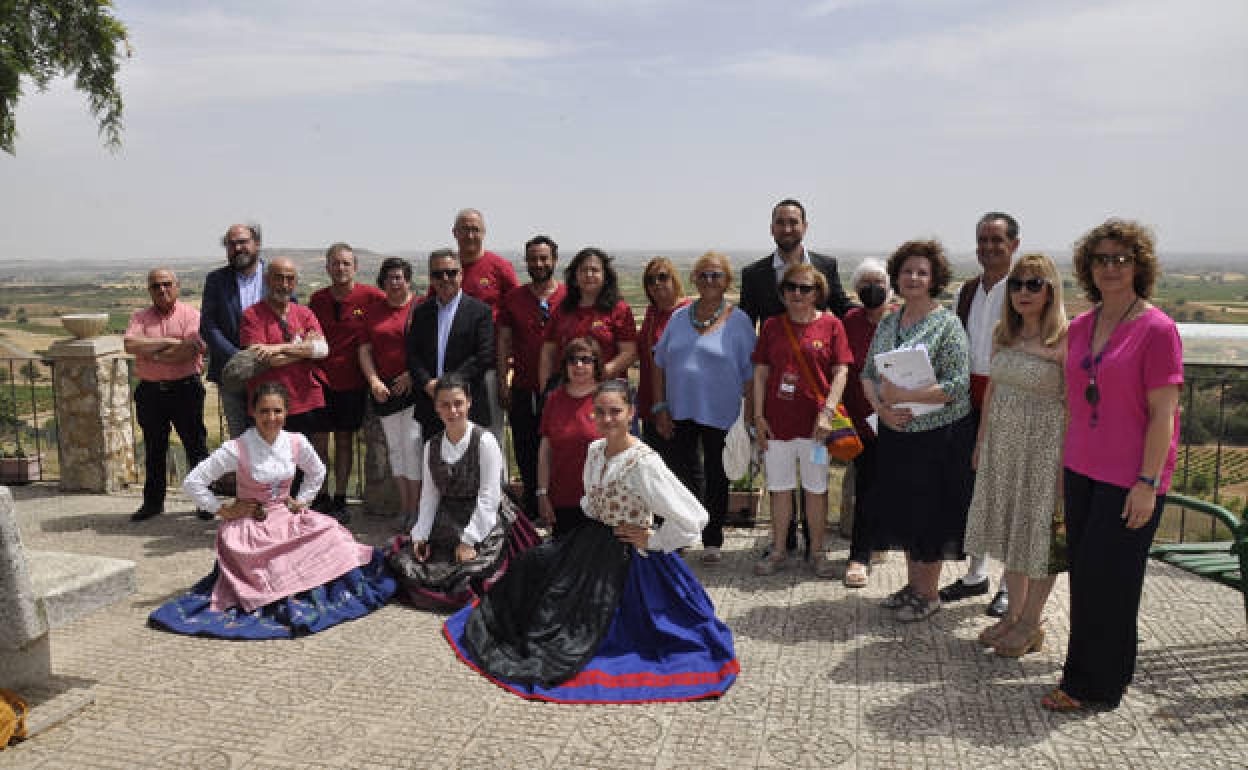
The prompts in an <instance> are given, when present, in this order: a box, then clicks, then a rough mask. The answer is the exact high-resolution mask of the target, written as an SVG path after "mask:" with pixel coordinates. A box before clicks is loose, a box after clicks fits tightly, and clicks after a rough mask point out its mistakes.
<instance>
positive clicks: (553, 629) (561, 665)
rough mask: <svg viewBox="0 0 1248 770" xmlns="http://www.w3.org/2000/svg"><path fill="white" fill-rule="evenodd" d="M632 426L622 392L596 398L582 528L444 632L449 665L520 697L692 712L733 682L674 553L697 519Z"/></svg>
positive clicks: (720, 642)
mask: <svg viewBox="0 0 1248 770" xmlns="http://www.w3.org/2000/svg"><path fill="white" fill-rule="evenodd" d="M632 417H633V407H632V401H631V398H630V394H629V392H628V384H627V383H625V382H623V381H620V380H608V381H607V382H604V383H603V384H602V385H599V386H598V390H597V392H596V394H595V396H594V420H595V422H597V423H598V429H599V431H601V433H602V435H603V436H604V437H605V438H602V439H599V440H597V441H595V442H594V443H593V444H591V445H590V448H589V455H588V458H587V459H586V463H585V471H584V479H585V498H584V501H583V502H582V508H583V509H584V510H585V512H586V514H587V516H588V517H589V518H590V519H591V521H589V522H588V523H586V524H585V525H583V526H581V527H578V528H577V529H575V530H573V531H572V532H570V533H569V534H568V535H567V536H566V537H564V538H562V539H559V540H553V541H551V542H548V543H545V544H543V545H541V546H538V547H537V548H533V549H532V550H529V551H526V552H525V554H524V555H523V557H522V558H521V559H519V560H518V561H517V563H516V564H515V565H514V566H513V567H512V569H511V570H510V571H509V572H508V573H507V575H506V576H504V577H503V579H502V580H500V581H499V582H498V583H497V584H496V585H495V586H494V587H493V588H492V589H491V590H490V591H489V592H488V593H487V594H486V595H485V596H484V597H482V598H481V600H480V601H479V602H477V603H475V604H474V605H473V606H472V607H465V608H464V609H463V610H460V611H459V612H457V613H456V614H455V615H453V616H451V618H450V619H448V620H447V622H446V625H445V633H446V636H447V639H448V640H449V641H450V642H451V645H452V646H453V647H454V648H455V651H456V654H458V655H459V657H460V658H461V659H462V660H463V661H464V662H465V663H467V664H468V665H470V666H472V667H473V668H475V669H477V670H478V671H480V672H481V673H482V674H483V675H485V676H486V677H487V678H488V679H490V680H491V681H493V682H495V683H496V684H498V685H500V686H502V687H503V688H505V689H507V690H509V691H510V692H513V693H515V694H517V695H520V696H521V697H524V698H528V699H532V700H547V701H556V702H561V703H639V702H652V701H679V700H697V699H701V698H710V697H716V696H719V695H722V694H723V693H724V692H725V691H726V690H727V689H728V688H729V687H730V686H732V683H733V682H734V681H735V680H736V677H737V673H738V671H739V670H740V667H739V666H738V664H737V659H736V656H735V654H734V652H733V644H732V633H731V632H730V631H729V630H728V627H727V626H725V625H724V624H723V623H722V622H721V621H720V620H719V619H718V618H717V617H715V608H714V607H713V606H712V605H711V600H710V598H709V597H708V596H707V595H706V591H704V590H703V588H702V585H701V583H699V582H698V579H697V578H696V577H694V575H693V573H692V572H690V571H689V568H688V567H687V566H685V563H684V560H683V559H682V558H681V557H680V555H679V554H677V553H676V552H675V551H676V549H678V548H682V547H685V546H689V545H692V544H693V543H695V542H697V540H698V537H699V535H700V533H701V531H702V528H703V527H704V526H705V525H706V521H707V513H706V509H704V508H703V507H702V505H701V504H700V503H699V502H698V500H697V498H695V497H694V496H693V495H692V494H691V493H690V492H689V490H688V489H687V488H686V487H685V486H684V485H683V484H681V483H680V481H679V480H677V478H676V477H675V476H674V475H672V473H671V471H669V470H668V469H667V466H666V465H664V464H663V461H662V459H660V458H659V455H658V453H656V452H655V451H654V450H653V449H651V448H649V447H648V446H646V445H645V444H643V443H642V442H641V441H640V440H638V439H637V438H636V437H634V436H632V435H630V434H629V432H628V428H629V423H630V421H631V420H632ZM656 516H661V517H663V524H662V525H661V526H660V527H659V528H658V529H657V530H655V529H652V526H653V522H654V519H655V517H656Z"/></svg>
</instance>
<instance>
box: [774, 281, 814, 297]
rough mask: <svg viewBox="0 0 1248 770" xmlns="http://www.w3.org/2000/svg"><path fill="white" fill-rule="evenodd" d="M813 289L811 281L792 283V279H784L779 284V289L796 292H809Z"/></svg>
mask: <svg viewBox="0 0 1248 770" xmlns="http://www.w3.org/2000/svg"><path fill="white" fill-rule="evenodd" d="M814 290H815V285H814V284H813V283H793V282H792V281H784V282H783V283H781V284H780V291H795V292H797V293H798V294H811V293H813V292H814Z"/></svg>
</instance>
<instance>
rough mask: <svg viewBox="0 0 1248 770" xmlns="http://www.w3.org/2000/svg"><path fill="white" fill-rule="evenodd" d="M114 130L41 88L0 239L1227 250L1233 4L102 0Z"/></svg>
mask: <svg viewBox="0 0 1248 770" xmlns="http://www.w3.org/2000/svg"><path fill="white" fill-rule="evenodd" d="M117 14H118V16H119V17H120V18H121V19H122V20H123V21H125V22H126V23H127V24H128V25H129V27H130V31H131V39H132V43H133V46H134V49H135V53H134V56H133V58H132V59H131V60H130V61H129V62H128V63H127V64H126V65H125V68H124V75H123V88H124V98H125V101H126V131H125V137H124V141H125V146H124V149H123V150H122V151H121V152H120V153H118V154H116V155H113V154H110V153H109V152H108V151H107V150H105V149H104V148H103V147H102V146H101V144H100V142H99V141H98V138H97V136H96V131H95V125H94V123H93V122H92V120H91V119H90V117H89V116H88V115H87V112H86V109H85V102H84V100H83V98H82V97H81V95H79V94H77V93H75V92H74V91H73V90H72V89H70V88H68V87H66V86H64V85H60V86H58V87H55V88H53V89H51V90H50V91H49V92H47V93H44V94H38V93H32V94H30V95H28V96H27V97H26V98H25V99H24V100H23V101H22V103H21V105H20V107H19V111H18V115H17V118H18V129H19V132H20V136H19V139H18V145H17V156H16V157H10V156H7V155H2V154H0V212H2V213H0V225H2V226H0V259H9V258H18V257H24V258H44V257H51V258H73V259H91V258H95V257H99V258H104V257H108V258H116V257H125V256H135V257H143V258H153V259H155V258H160V257H161V256H188V255H214V256H215V255H217V254H218V253H219V246H218V244H217V240H218V238H219V237H220V235H221V233H222V231H223V230H224V228H225V226H226V225H227V224H228V223H230V222H234V221H239V220H255V221H259V222H261V223H262V224H263V225H264V227H265V233H266V241H267V245H269V246H276V247H280V246H292V247H293V246H298V247H309V248H311V247H323V246H324V245H326V244H328V243H329V242H331V241H335V240H347V241H350V242H352V243H355V244H357V245H359V246H362V247H367V248H372V249H376V250H399V249H424V248H430V247H433V246H438V245H443V244H445V243H447V242H449V240H450V232H449V231H450V225H451V219H452V217H453V214H454V212H455V210H456V209H458V208H461V207H465V206H473V207H477V208H480V209H482V210H483V211H484V212H485V213H486V215H487V218H488V225H489V229H490V232H489V234H488V237H487V243H488V244H489V245H493V246H495V247H496V248H499V249H501V250H512V249H516V248H518V247H519V246H520V244H521V243H522V242H523V240H524V239H525V238H527V237H528V236H530V235H532V234H533V233H535V232H539V231H540V232H549V233H551V234H552V235H553V236H554V237H555V238H556V239H557V240H558V241H560V242H561V243H562V244H564V247H565V249H567V250H569V251H570V250H571V249H575V248H578V247H580V246H583V245H586V244H591V243H592V244H597V245H602V246H605V247H607V248H608V249H612V248H650V249H664V248H670V249H702V248H710V247H719V248H728V249H732V250H735V252H744V253H742V254H740V255H738V254H736V253H734V256H741V257H745V256H750V254H749V253H748V252H751V251H752V250H753V251H758V252H761V251H762V250H764V249H765V248H766V247H767V246H768V245H769V236H768V233H767V223H768V215H769V209H770V206H771V204H772V203H773V202H775V201H776V200H778V199H780V198H783V197H786V196H793V197H797V198H800V199H801V200H803V201H804V202H805V203H806V204H807V208H808V210H809V212H810V219H811V230H810V234H809V237H808V242H810V243H813V244H815V245H817V246H820V247H825V248H829V249H832V250H834V251H837V252H839V253H846V254H853V253H855V252H856V251H864V250H871V251H879V250H885V249H889V248H890V247H892V246H895V245H896V244H897V243H899V242H900V241H902V240H905V239H906V238H910V237H916V236H937V237H940V238H942V239H943V240H944V241H945V242H946V243H947V244H948V245H949V247H950V248H952V249H953V250H955V251H965V250H969V249H970V248H971V244H972V238H973V224H974V221H975V219H976V218H977V216H978V215H979V214H980V213H981V212H983V211H986V210H989V209H998V208H999V209H1004V210H1007V211H1010V212H1013V213H1015V214H1016V215H1017V216H1018V217H1019V219H1020V220H1021V221H1022V224H1023V240H1024V247H1031V248H1036V249H1052V250H1056V251H1062V250H1065V249H1066V248H1068V246H1069V244H1070V243H1071V241H1072V240H1074V239H1075V238H1076V237H1077V236H1078V235H1079V233H1080V232H1082V231H1083V230H1085V229H1087V228H1088V227H1090V226H1091V225H1093V224H1096V223H1098V222H1099V221H1101V220H1102V219H1104V218H1105V217H1107V216H1109V215H1114V214H1118V215H1124V216H1129V217H1133V218H1137V219H1141V220H1143V221H1146V222H1148V223H1150V224H1152V225H1153V226H1154V227H1155V228H1156V230H1157V233H1158V237H1159V240H1160V242H1161V245H1162V247H1163V249H1168V250H1172V251H1187V252H1226V253H1232V254H1234V253H1240V254H1243V253H1248V229H1246V228H1245V225H1244V223H1245V222H1248V195H1245V194H1244V191H1243V189H1242V188H1241V180H1243V179H1245V178H1248V149H1246V146H1248V145H1246V142H1248V139H1246V137H1248V131H1246V130H1245V129H1246V128H1248V120H1246V119H1245V118H1246V116H1248V48H1246V47H1245V45H1244V43H1243V34H1244V30H1245V29H1248V3H1246V2H1244V0H1187V1H1186V2H1180V0H1077V1H1076V0H1047V1H1046V2H1043V3H1036V2H1025V1H1022V0H995V1H993V2H988V1H987V0H794V1H793V2H790V3H774V2H742V1H741V0H454V1H453V2H446V0H436V2H435V1H433V0H429V1H428V2H426V1H425V0H407V1H406V2H395V1H390V0H357V2H352V3H342V2H318V1H315V0H272V1H265V2H213V1H205V2H194V3H191V2H167V1H164V0H118V2H117Z"/></svg>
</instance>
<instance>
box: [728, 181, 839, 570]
mask: <svg viewBox="0 0 1248 770" xmlns="http://www.w3.org/2000/svg"><path fill="white" fill-rule="evenodd" d="M809 224H810V223H809V222H808V221H807V220H806V207H805V206H803V205H802V204H801V203H800V202H799V201H797V200H794V199H793V198H785V199H784V200H782V201H780V202H779V203H777V204H776V205H775V206H774V207H772V209H771V237H772V239H773V240H774V241H775V242H776V250H775V251H773V252H772V253H771V254H769V255H768V256H766V257H763V258H762V259H760V260H758V261H756V262H753V263H751V264H749V265H747V266H746V268H745V269H744V270H742V271H741V309H742V310H744V311H745V313H746V315H748V316H749V317H750V320H751V321H753V322H754V323H755V324H757V325H758V326H759V327H760V328H761V327H762V325H763V321H766V320H767V319H768V318H771V317H772V316H774V315H780V314H781V313H783V312H784V305H783V304H781V302H780V288H779V287H780V279H781V277H782V276H783V275H784V271H785V270H787V269H788V267H789V266H790V265H796V264H799V263H803V262H808V263H810V264H812V265H814V266H815V269H816V270H818V271H819V272H820V273H823V277H824V278H825V279H826V280H827V282H828V294H827V297H826V299H825V301H824V302H822V303H820V304H819V305H818V308H819V309H820V310H830V311H832V313H833V314H835V315H836V317H837V318H844V317H845V311H847V310H849V307H850V305H849V297H847V296H846V295H845V290H844V289H842V288H841V278H840V275H839V274H838V272H837V269H836V259H835V258H833V257H829V256H825V255H823V254H817V253H815V252H813V251H807V250H806V246H805V245H804V241H805V238H806V229H807V227H808V226H809ZM755 408H757V409H761V408H762V406H761V405H755ZM746 417H747V420H746V424H747V425H753V424H754V421H753V417H754V416H753V415H752V414H747V415H746ZM800 508H801V495H797V496H796V502H795V507H794V512H795V515H794V516H793V518H792V520H791V521H790V524H789V534H788V537H787V538H786V545H787V546H788V552H789V553H794V552H796V550H797V520H798V519H801V522H802V529H803V530H805V528H806V517H805V516H803V515H801V513H802V512H801V509H800ZM805 535H806V556H807V557H808V558H809V556H810V533H809V532H806V533H805Z"/></svg>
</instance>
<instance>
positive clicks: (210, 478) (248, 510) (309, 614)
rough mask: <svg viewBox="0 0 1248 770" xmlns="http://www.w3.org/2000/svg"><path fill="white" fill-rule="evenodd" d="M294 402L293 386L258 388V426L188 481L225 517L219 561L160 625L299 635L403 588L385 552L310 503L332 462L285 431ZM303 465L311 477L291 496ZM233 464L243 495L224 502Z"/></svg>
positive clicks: (369, 607) (215, 632) (193, 492)
mask: <svg viewBox="0 0 1248 770" xmlns="http://www.w3.org/2000/svg"><path fill="white" fill-rule="evenodd" d="M289 403H290V394H289V393H288V392H287V391H286V387H285V386H284V385H281V384H280V383H276V382H266V383H263V384H262V385H260V386H259V387H257V388H256V390H255V392H254V393H253V394H252V398H251V410H252V416H253V418H254V419H255V423H256V424H255V427H252V428H248V429H247V431H246V432H245V433H243V435H241V436H239V437H238V438H237V439H234V440H233V441H227V442H226V443H225V444H223V445H222V446H221V447H220V448H219V449H217V451H215V452H213V453H212V454H211V455H210V456H209V457H208V459H206V460H204V461H203V462H201V463H200V464H199V465H197V466H195V469H194V470H192V471H191V472H190V473H189V474H187V476H186V479H185V480H184V481H183V483H182V488H183V489H184V490H185V491H186V493H187V494H188V495H190V496H191V498H192V499H193V500H194V501H195V505H196V506H197V507H198V508H199V509H200V510H205V511H211V512H213V513H215V514H217V516H219V517H220V518H221V519H222V522H221V524H220V526H219V527H218V529H217V545H216V548H217V563H216V566H215V567H214V568H213V570H212V573H211V574H210V575H208V577H206V578H204V579H203V580H201V581H199V582H198V583H196V584H195V586H194V587H193V588H192V589H191V592H190V593H188V594H184V595H183V596H180V597H178V598H176V599H173V600H172V601H169V602H167V603H166V604H164V605H162V606H161V607H159V608H157V609H156V610H155V611H154V612H153V613H152V614H151V616H150V618H149V621H150V622H151V623H152V624H154V625H156V626H160V627H162V628H165V629H167V630H169V631H174V632H176V633H180V634H194V635H203V636H217V637H222V638H227V639H281V638H290V637H292V636H296V635H300V634H313V633H316V632H317V631H323V630H324V629H326V628H329V627H330V626H333V625H336V624H338V623H341V622H342V621H344V620H352V619H354V618H358V617H362V616H364V615H367V614H368V613H370V612H372V611H373V610H375V609H377V608H378V607H380V606H382V605H383V604H385V603H386V602H387V601H389V599H390V597H391V596H393V595H394V591H395V582H394V578H393V577H392V576H391V575H390V573H389V571H388V570H387V569H386V566H385V560H384V557H383V555H382V553H381V551H380V550H378V549H375V548H373V547H372V546H368V545H363V544H361V543H357V542H356V541H355V537H354V536H352V534H351V533H350V532H349V531H348V530H347V529H346V528H345V527H343V526H342V525H341V524H339V523H338V522H337V521H335V520H334V519H332V518H330V517H329V516H325V515H323V514H320V513H317V512H316V511H312V510H310V509H308V502H309V501H310V500H312V498H314V497H316V493H317V492H318V491H319V490H320V488H321V483H322V482H323V481H324V480H325V466H324V465H323V464H322V463H321V461H320V459H319V458H318V457H317V456H316V451H315V450H314V449H313V448H312V445H311V444H310V443H309V442H308V440H307V439H306V438H305V437H304V436H302V435H300V434H298V433H287V432H286V431H284V430H282V426H283V425H285V424H286V410H287V407H288V405H289ZM296 468H298V469H300V470H302V471H303V473H304V479H303V485H302V488H301V490H300V492H299V494H298V496H296V497H291V496H290V485H291V481H292V480H293V479H294V476H295V470H296ZM231 472H235V473H237V478H238V498H237V499H236V500H235V501H234V502H232V503H229V504H225V505H223V504H222V503H221V501H220V500H218V499H217V498H216V496H214V495H213V493H212V490H211V489H210V488H209V486H210V485H211V484H212V483H213V482H214V481H216V480H217V479H219V478H221V477H222V476H224V475H225V474H227V473H231Z"/></svg>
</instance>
